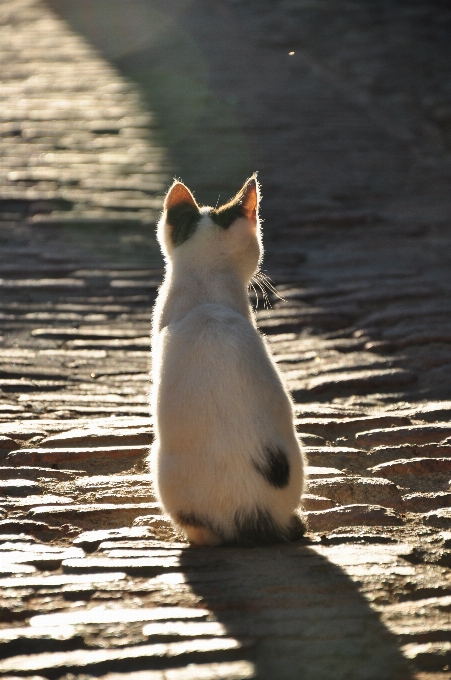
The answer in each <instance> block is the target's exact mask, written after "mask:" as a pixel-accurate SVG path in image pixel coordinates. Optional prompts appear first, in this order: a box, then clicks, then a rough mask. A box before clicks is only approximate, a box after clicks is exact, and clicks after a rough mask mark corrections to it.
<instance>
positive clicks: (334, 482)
mask: <svg viewBox="0 0 451 680" xmlns="http://www.w3.org/2000/svg"><path fill="white" fill-rule="evenodd" d="M309 490H310V491H311V492H312V493H317V494H318V495H321V496H326V498H330V499H331V500H333V501H335V502H336V503H338V504H340V505H350V504H356V503H370V504H373V505H382V506H384V507H386V508H394V509H397V510H400V509H402V507H403V502H402V499H401V494H400V492H399V490H398V487H397V486H396V484H394V483H393V482H389V481H388V480H386V479H383V478H373V477H333V478H331V479H314V480H312V481H310V482H309Z"/></svg>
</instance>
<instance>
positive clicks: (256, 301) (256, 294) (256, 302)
mask: <svg viewBox="0 0 451 680" xmlns="http://www.w3.org/2000/svg"><path fill="white" fill-rule="evenodd" d="M249 286H250V287H251V288H252V290H253V291H254V293H255V309H254V312H256V311H257V309H258V293H257V291H256V290H255V286H254V284H253V283H252V281H250V282H249Z"/></svg>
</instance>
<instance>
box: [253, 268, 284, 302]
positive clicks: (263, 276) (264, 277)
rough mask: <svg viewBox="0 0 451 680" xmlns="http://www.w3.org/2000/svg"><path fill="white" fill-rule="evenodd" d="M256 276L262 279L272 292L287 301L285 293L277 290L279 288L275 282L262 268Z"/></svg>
mask: <svg viewBox="0 0 451 680" xmlns="http://www.w3.org/2000/svg"><path fill="white" fill-rule="evenodd" d="M255 277H256V278H258V279H260V281H261V282H262V283H263V284H264V285H265V286H266V287H267V288H268V289H269V290H270V291H271V293H273V294H274V295H276V296H277V297H278V298H279V300H282V301H283V302H286V300H285V298H284V297H283V295H281V294H280V293H279V291H278V290H277V288H276V287H275V285H274V283H273V282H272V281H271V279H270V278H269V276H267V274H265V273H264V272H262V271H261V269H260V270H259V271H258V272H257V273H256V274H255Z"/></svg>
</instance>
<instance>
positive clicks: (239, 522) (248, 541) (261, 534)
mask: <svg viewBox="0 0 451 680" xmlns="http://www.w3.org/2000/svg"><path fill="white" fill-rule="evenodd" d="M305 531H306V526H305V524H304V522H303V520H302V519H301V517H300V516H299V515H298V514H297V513H294V514H293V515H292V516H291V517H290V520H289V522H288V524H287V525H286V526H284V527H283V526H280V525H279V524H278V523H276V522H275V520H274V518H273V517H271V515H270V514H269V512H268V511H267V510H261V509H257V510H256V511H254V512H253V513H252V514H250V515H244V516H243V515H242V514H240V513H237V514H236V515H235V536H234V538H233V539H232V540H231V541H227V543H228V544H229V545H230V544H232V545H241V546H250V547H253V546H254V547H255V546H258V545H271V544H272V543H286V542H290V541H298V540H299V539H301V538H302V537H303V536H304V534H305Z"/></svg>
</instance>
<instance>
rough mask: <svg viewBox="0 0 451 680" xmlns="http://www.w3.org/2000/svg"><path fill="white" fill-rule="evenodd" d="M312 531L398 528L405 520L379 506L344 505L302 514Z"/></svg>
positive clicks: (392, 511)
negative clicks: (338, 528) (371, 527)
mask: <svg viewBox="0 0 451 680" xmlns="http://www.w3.org/2000/svg"><path fill="white" fill-rule="evenodd" d="M302 516H303V518H304V519H305V520H306V522H307V526H308V529H309V530H310V531H318V532H321V531H330V530H331V529H336V528H337V527H348V526H352V525H367V526H398V525H400V524H402V523H403V519H402V517H401V516H400V515H398V513H396V512H395V511H394V510H391V509H388V508H383V507H381V506H378V505H364V504H354V505H344V506H339V507H335V508H331V509H330V510H317V511H313V510H312V511H309V512H304V513H302Z"/></svg>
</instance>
